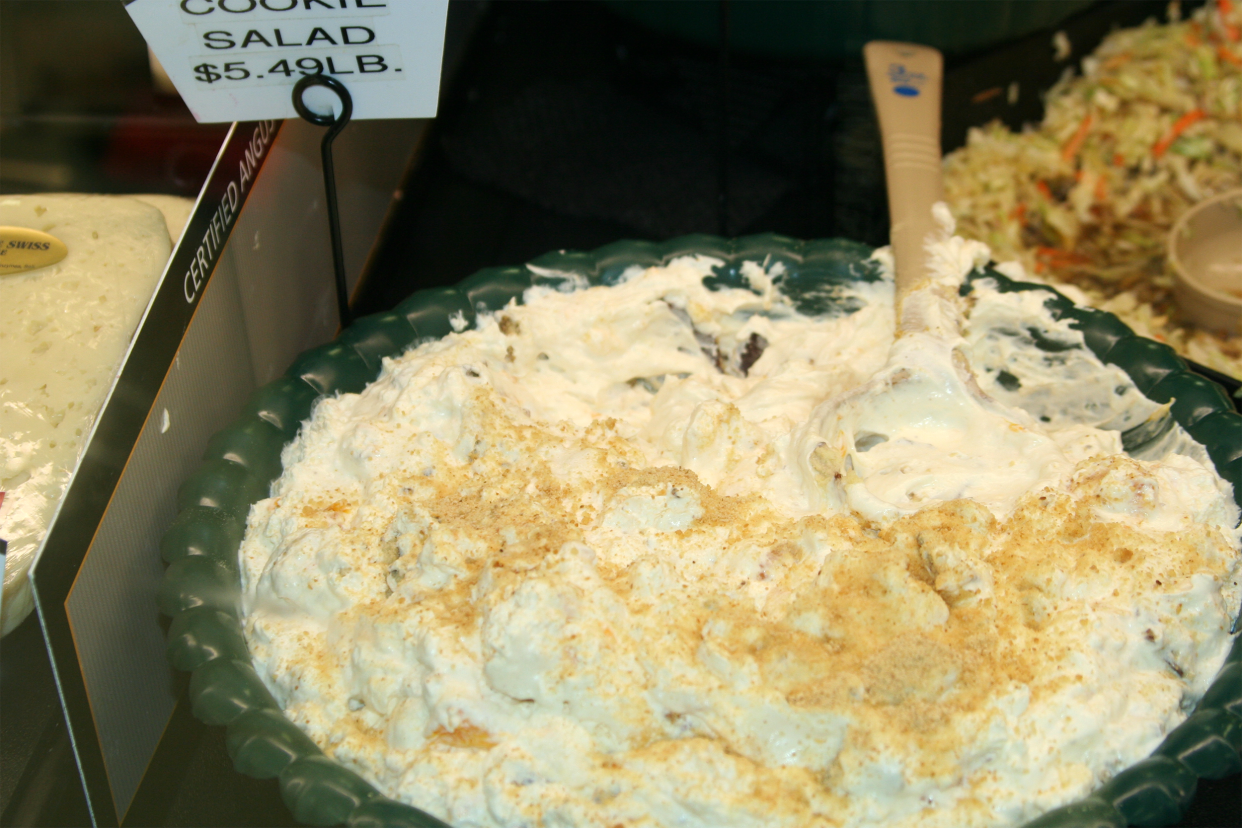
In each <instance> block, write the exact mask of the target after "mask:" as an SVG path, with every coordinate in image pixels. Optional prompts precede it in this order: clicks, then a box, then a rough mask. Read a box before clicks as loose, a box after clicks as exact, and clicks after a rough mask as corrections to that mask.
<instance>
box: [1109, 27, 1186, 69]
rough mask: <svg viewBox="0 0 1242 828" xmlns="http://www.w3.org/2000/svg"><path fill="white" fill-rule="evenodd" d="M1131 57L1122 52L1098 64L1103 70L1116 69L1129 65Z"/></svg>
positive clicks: (1127, 53)
mask: <svg viewBox="0 0 1242 828" xmlns="http://www.w3.org/2000/svg"><path fill="white" fill-rule="evenodd" d="M1187 37H1189V35H1187ZM1133 57H1134V55H1132V54H1130V53H1129V52H1122V53H1121V54H1118V55H1113V56H1112V57H1110V58H1109V59H1108V60H1106V61H1104V62H1103V63H1102V64H1100V66H1101V67H1102V68H1104V69H1116V68H1117V67H1118V66H1122V65H1124V64H1126V63H1129V62H1130V59H1131V58H1133Z"/></svg>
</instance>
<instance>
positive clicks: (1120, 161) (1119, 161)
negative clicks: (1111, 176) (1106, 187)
mask: <svg viewBox="0 0 1242 828" xmlns="http://www.w3.org/2000/svg"><path fill="white" fill-rule="evenodd" d="M1125 165H1126V159H1125V158H1124V157H1123V156H1122V154H1121V153H1119V152H1114V153H1113V166H1114V167H1124V166H1125Z"/></svg>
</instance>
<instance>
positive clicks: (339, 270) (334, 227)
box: [293, 74, 354, 328]
mask: <svg viewBox="0 0 1242 828" xmlns="http://www.w3.org/2000/svg"><path fill="white" fill-rule="evenodd" d="M312 86H324V87H327V88H328V89H330V90H332V92H333V93H334V94H335V95H336V96H337V97H338V98H339V99H340V101H341V114H340V115H339V116H337V117H335V118H334V117H333V116H332V114H331V113H329V114H327V115H320V114H318V113H316V112H313V111H312V110H311V109H310V108H309V107H308V106H307V105H306V103H305V102H304V101H303V100H302V97H303V96H304V95H305V94H306V90H307V89H310V88H311V87H312ZM293 108H294V109H296V110H297V112H298V115H300V116H302V120H304V121H308V122H310V123H312V124H314V125H315V126H321V127H327V128H328V131H327V132H325V133H324V136H323V142H322V143H321V144H320V145H319V152H320V156H321V157H322V159H323V189H324V192H325V194H326V195H327V200H328V232H329V233H330V234H331V238H332V268H333V271H334V272H335V275H336V307H337V313H338V314H339V315H340V319H341V327H342V328H345V327H347V326H348V325H349V323H350V322H351V321H353V318H352V314H351V313H350V310H349V287H348V285H347V284H346V282H345V252H344V250H343V249H342V245H341V213H340V209H339V208H338V207H337V200H336V170H335V168H334V167H333V165H332V142H333V141H335V140H336V136H338V135H340V134H341V130H343V129H344V128H345V125H346V124H348V123H349V119H350V118H351V117H352V116H353V114H354V99H353V97H351V96H350V94H349V90H348V89H346V88H345V84H343V83H341V82H340V81H339V80H337V79H336V78H334V77H332V76H331V75H324V74H315V75H307V76H306V77H304V78H302V79H301V80H300V81H298V82H297V84H295V85H294V87H293Z"/></svg>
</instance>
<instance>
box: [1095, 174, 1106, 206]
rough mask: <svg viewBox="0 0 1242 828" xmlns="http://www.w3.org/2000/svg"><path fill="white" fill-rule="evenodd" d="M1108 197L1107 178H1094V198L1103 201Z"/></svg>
mask: <svg viewBox="0 0 1242 828" xmlns="http://www.w3.org/2000/svg"><path fill="white" fill-rule="evenodd" d="M1106 198H1108V179H1107V178H1105V177H1104V176H1102V175H1101V176H1100V177H1099V178H1097V179H1096V180H1095V200H1096V201H1103V200H1104V199H1106Z"/></svg>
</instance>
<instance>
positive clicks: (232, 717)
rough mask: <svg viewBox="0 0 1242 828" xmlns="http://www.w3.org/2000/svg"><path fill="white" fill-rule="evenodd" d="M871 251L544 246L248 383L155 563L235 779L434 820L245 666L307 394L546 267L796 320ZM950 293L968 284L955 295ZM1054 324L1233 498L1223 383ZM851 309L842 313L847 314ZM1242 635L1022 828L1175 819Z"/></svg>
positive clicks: (1213, 766) (1210, 749) (1056, 309)
mask: <svg viewBox="0 0 1242 828" xmlns="http://www.w3.org/2000/svg"><path fill="white" fill-rule="evenodd" d="M870 252H871V251H870V249H869V248H867V247H865V246H863V245H860V244H857V243H854V242H847V241H841V240H827V241H809V242H802V241H797V240H794V239H788V238H784V237H781V236H773V235H763V236H751V237H747V238H741V239H735V240H726V239H721V238H716V237H711V236H690V237H685V238H680V239H675V240H673V241H670V242H667V243H663V244H652V243H647V242H617V243H615V244H611V245H608V246H606V247H602V248H600V249H598V250H595V251H593V252H588V253H579V252H557V253H549V254H547V255H545V256H542V257H540V258H539V259H537V260H535V261H534V262H532V263H531V264H532V265H534V266H536V268H537V270H532V269H530V268H527V267H525V266H523V267H504V268H492V269H488V270H483V271H480V272H479V273H476V274H475V275H474V276H472V277H470V278H469V279H466V280H465V281H464V282H461V283H460V284H459V285H458V286H457V287H455V288H440V289H433V290H424V291H419V292H417V293H415V294H414V295H413V296H411V297H410V298H409V299H407V300H406V301H405V302H403V303H401V305H399V306H398V307H397V308H395V309H394V310H392V311H389V312H387V313H381V314H376V315H374V316H369V317H365V318H363V319H359V320H358V321H357V322H355V323H354V324H353V325H352V326H351V327H350V328H348V329H347V330H346V331H344V332H343V333H342V334H341V335H340V336H339V337H338V338H337V339H336V340H335V341H334V342H331V343H329V344H327V345H323V346H321V347H319V348H315V349H313V350H310V351H307V352H305V353H303V354H302V355H301V356H300V357H299V358H298V359H297V360H296V361H295V362H294V363H293V365H292V366H291V367H290V368H289V370H288V371H286V372H285V374H284V376H282V377H280V378H279V379H277V380H275V381H274V382H272V383H270V384H269V385H267V386H265V387H264V388H262V389H260V390H259V391H258V392H257V393H256V394H255V396H254V397H253V399H252V400H251V401H250V403H249V405H248V406H247V408H246V410H245V411H244V413H243V414H242V415H241V416H240V417H239V418H238V419H237V421H236V422H234V423H233V424H232V425H231V426H229V427H228V428H226V429H224V430H223V431H221V432H219V433H217V434H216V435H215V436H214V437H213V438H212V439H211V440H210V442H209V444H208V447H207V450H206V452H205V454H204V456H203V464H202V466H201V467H200V469H199V470H198V471H197V472H196V473H195V474H193V475H192V476H191V477H190V478H189V479H188V480H186V481H185V483H184V484H183V485H182V486H181V488H180V490H179V492H178V508H179V510H180V513H179V514H178V515H177V518H176V519H175V520H174V521H173V524H172V526H171V528H170V529H169V530H168V532H167V534H165V535H164V537H163V540H162V542H161V544H160V551H161V554H162V555H163V557H164V559H165V561H166V562H167V563H168V569H167V572H166V574H165V578H164V581H163V584H162V586H161V589H160V594H159V601H160V607H161V609H162V610H163V611H164V612H165V613H166V614H167V615H169V616H171V617H172V624H171V628H170V630H169V635H168V657H169V660H170V661H171V662H172V664H173V665H174V666H175V667H177V668H178V669H181V670H186V671H191V672H192V674H193V675H192V677H191V680H190V698H191V701H192V706H193V712H194V715H195V716H197V717H198V718H199V719H201V720H202V721H204V722H206V723H207V724H210V725H219V726H224V727H227V729H228V731H227V738H226V744H227V747H228V752H229V756H230V757H231V758H232V760H233V763H234V766H235V767H236V768H237V770H238V771H240V772H241V773H244V774H248V775H250V776H254V777H258V778H271V777H278V778H279V781H280V788H281V793H282V796H283V798H284V801H285V802H286V804H287V805H288V806H289V808H290V810H291V811H292V812H293V814H294V816H295V817H296V818H297V819H298V820H299V821H301V822H303V823H306V824H309V825H333V824H341V823H348V824H349V825H351V826H369V825H390V826H439V825H444V823H442V822H441V821H440V820H437V819H435V818H434V817H431V816H429V815H427V814H425V813H423V812H421V811H418V810H416V809H414V808H412V807H410V806H407V805H404V804H400V803H397V802H394V801H392V800H390V799H388V798H386V797H384V796H382V795H381V794H379V793H378V792H377V791H376V790H375V789H374V788H373V787H372V786H371V785H370V784H368V783H367V782H366V781H364V780H363V779H362V778H361V777H359V776H358V775H357V774H355V773H353V772H352V771H349V770H347V769H345V768H344V767H342V766H340V765H338V764H336V763H335V762H334V761H332V760H331V759H329V758H328V757H326V756H325V755H324V754H323V753H322V752H321V751H320V750H319V748H318V747H317V746H315V744H314V743H313V742H311V740H310V739H309V738H308V737H307V736H306V735H305V734H304V733H302V731H301V730H299V729H298V728H297V727H296V726H295V725H294V724H293V723H292V722H290V721H289V720H288V719H287V718H285V716H284V714H283V713H282V712H281V710H280V708H279V707H278V706H277V704H276V702H275V700H274V699H273V698H272V696H271V694H270V693H269V692H268V691H267V689H266V688H265V687H264V686H263V684H262V682H261V681H260V680H259V677H258V675H257V674H256V673H255V671H254V669H253V668H252V666H251V663H250V656H249V653H248V651H247V647H246V643H245V640H244V639H243V637H242V632H241V627H240V623H239V620H238V618H239V612H240V609H239V604H240V598H241V587H240V582H239V577H238V561H237V549H238V545H239V543H240V541H241V537H242V532H243V529H244V526H245V519H246V515H247V513H248V511H249V509H250V506H251V504H252V503H254V502H255V501H257V500H259V499H261V498H263V497H266V496H267V493H268V489H269V486H270V484H271V482H272V480H274V479H275V478H276V477H277V476H279V474H280V471H281V461H280V455H281V449H282V448H283V447H284V445H285V443H286V442H287V441H289V440H290V439H292V438H293V437H294V436H295V435H296V434H297V431H298V428H299V427H300V425H301V423H302V421H303V420H304V419H306V418H307V417H308V416H309V414H310V411H311V407H312V405H313V404H314V402H315V400H316V399H318V398H319V397H320V396H323V395H326V394H334V393H338V392H341V393H347V392H358V391H361V390H362V389H363V387H365V386H366V385H367V384H368V383H369V382H370V381H371V380H373V379H374V378H375V377H376V376H377V375H378V373H379V370H380V363H381V360H382V358H383V357H384V356H389V355H396V354H399V353H401V352H402V351H404V350H405V349H407V348H408V347H410V346H411V345H414V344H416V343H418V342H420V341H425V340H427V339H429V338H438V337H442V336H444V335H446V334H447V333H449V332H450V330H451V327H450V325H449V317H450V316H453V315H455V314H458V313H461V314H464V316H465V318H466V320H467V321H472V320H473V318H474V316H475V313H476V308H478V307H480V306H482V307H484V308H487V309H493V310H495V309H499V308H501V307H503V306H504V305H505V304H506V303H507V302H508V301H509V300H510V299H511V298H515V297H516V298H517V299H518V301H521V296H522V293H523V291H524V290H525V289H526V288H528V287H530V286H531V285H532V284H548V283H554V282H555V281H556V277H555V276H544V275H539V274H541V273H547V272H549V271H557V272H561V273H564V272H575V273H579V274H581V275H583V276H585V277H586V278H587V279H588V280H589V282H590V283H591V284H593V285H599V284H604V285H607V284H611V283H614V282H615V281H616V279H617V278H618V277H619V276H620V275H621V274H622V273H623V272H624V271H625V269H626V268H627V267H630V266H632V265H636V264H637V265H644V266H651V265H659V264H664V263H666V262H668V261H670V260H671V259H673V258H676V257H678V256H682V255H688V254H702V255H708V256H712V257H715V258H718V259H720V260H722V261H723V262H724V264H722V265H720V266H719V267H717V268H716V274H717V277H718V278H719V279H720V280H721V281H722V282H724V283H727V284H741V283H742V279H741V276H740V266H741V263H742V262H743V261H747V260H752V261H760V262H762V261H764V260H765V259H766V260H768V261H769V262H774V261H780V262H782V263H783V264H784V265H785V267H786V272H787V276H786V280H787V281H786V290H787V292H788V293H789V295H790V297H791V298H792V299H793V300H794V301H796V302H799V304H800V305H802V306H803V307H804V309H805V310H816V311H823V310H828V309H829V308H825V307H819V308H811V307H806V303H809V302H819V303H822V302H824V301H831V300H824V299H823V295H824V294H823V292H822V291H819V290H816V288H822V287H825V286H830V285H834V284H842V283H846V282H850V281H853V280H857V279H860V278H863V279H874V278H876V275H875V270H874V268H867V267H860V265H861V264H862V262H863V260H864V259H865V258H866V257H867V256H868V255H869V254H870ZM984 275H986V276H989V277H992V278H994V279H996V280H997V281H998V282H999V283H1000V284H1001V286H1002V289H1003V290H1006V291H1019V290H1031V289H1039V290H1048V288H1046V287H1044V286H1042V285H1035V284H1030V283H1021V282H1013V281H1011V280H1009V279H1007V278H1005V277H1004V276H1002V275H1000V274H999V273H996V272H994V271H981V272H977V273H976V274H974V276H972V279H975V278H979V277H981V276H984ZM964 290H969V284H968V285H967V287H966V288H964ZM1048 305H1049V306H1050V308H1051V310H1052V312H1053V314H1054V315H1055V316H1057V317H1058V318H1065V317H1068V318H1070V319H1071V320H1073V322H1074V325H1075V327H1077V328H1078V329H1080V330H1082V332H1083V334H1084V337H1085V340H1086V346H1087V347H1088V348H1090V349H1091V351H1092V352H1094V353H1095V354H1096V355H1097V356H1098V357H1099V358H1100V359H1102V360H1103V361H1105V362H1107V363H1113V364H1116V365H1118V366H1119V367H1120V368H1122V369H1123V370H1125V371H1126V372H1127V373H1128V374H1129V375H1130V376H1131V377H1132V378H1133V380H1134V382H1135V384H1136V385H1137V386H1138V388H1139V390H1140V391H1142V392H1143V393H1144V394H1145V395H1146V396H1148V397H1149V398H1151V399H1152V400H1155V401H1157V402H1161V403H1164V402H1168V401H1170V400H1172V401H1173V405H1172V408H1171V411H1170V415H1171V416H1172V417H1173V418H1174V419H1175V420H1176V421H1177V422H1178V423H1179V424H1180V425H1181V426H1182V427H1183V428H1185V429H1186V430H1187V431H1188V432H1189V433H1190V434H1191V436H1193V437H1194V438H1195V439H1196V440H1198V441H1199V442H1201V443H1202V444H1204V445H1205V446H1206V447H1207V451H1208V454H1209V456H1210V457H1211V459H1212V461H1213V463H1214V464H1215V465H1216V468H1217V470H1218V471H1219V472H1220V474H1221V476H1222V477H1224V478H1225V479H1227V480H1229V481H1230V483H1232V484H1233V488H1234V497H1235V499H1236V500H1238V501H1239V503H1240V504H1242V415H1239V414H1237V413H1236V412H1235V411H1234V410H1233V406H1232V404H1231V402H1230V401H1229V399H1228V397H1227V396H1226V395H1225V393H1224V392H1223V391H1222V390H1221V389H1220V387H1219V386H1217V385H1215V384H1214V383H1212V382H1210V381H1209V380H1206V379H1203V378H1202V377H1199V376H1197V375H1195V374H1192V373H1190V372H1189V371H1187V369H1186V365H1185V363H1184V362H1182V360H1181V359H1180V358H1179V357H1177V356H1176V354H1174V352H1173V350H1172V349H1171V348H1169V347H1168V346H1166V345H1163V344H1160V343H1158V342H1154V341H1152V340H1149V339H1143V338H1141V337H1138V336H1136V335H1135V334H1134V333H1133V332H1132V331H1131V330H1130V329H1129V328H1128V327H1126V326H1125V325H1124V324H1123V323H1122V322H1121V321H1120V320H1118V319H1117V318H1116V317H1115V316H1113V315H1111V314H1108V313H1104V312H1102V311H1097V310H1093V309H1090V308H1083V307H1078V306H1075V305H1074V304H1073V303H1071V302H1070V301H1069V300H1068V299H1066V298H1064V297H1062V296H1056V297H1054V298H1053V299H1050V300H1049V302H1048ZM843 310H844V311H845V312H849V309H848V308H843ZM1240 746H1242V637H1239V638H1238V639H1236V640H1235V642H1234V645H1233V648H1232V650H1231V651H1230V654H1229V656H1228V659H1227V660H1226V663H1225V665H1224V667H1223V668H1222V670H1221V672H1220V674H1219V675H1218V676H1217V678H1216V680H1215V682H1214V683H1213V684H1212V686H1211V688H1210V689H1209V690H1208V692H1207V694H1206V695H1205V696H1204V697H1203V699H1202V700H1200V702H1199V704H1198V705H1197V707H1196V708H1195V710H1194V712H1193V713H1192V715H1191V716H1190V717H1189V718H1188V719H1187V720H1186V721H1185V722H1184V723H1182V724H1181V725H1180V726H1179V727H1177V728H1176V729H1174V730H1173V731H1172V732H1171V733H1170V734H1169V735H1168V737H1167V738H1166V739H1165V740H1164V742H1163V743H1162V744H1161V745H1160V747H1159V748H1157V750H1156V751H1155V753H1153V754H1152V755H1151V756H1150V757H1149V758H1147V759H1144V760H1142V761H1141V762H1139V763H1137V764H1135V765H1134V766H1132V767H1130V768H1128V769H1126V770H1125V771H1122V772H1121V773H1119V774H1117V775H1116V776H1115V777H1113V779H1112V780H1110V781H1109V782H1108V783H1107V784H1105V785H1103V786H1102V787H1100V788H1099V789H1098V790H1096V791H1095V792H1094V793H1093V794H1092V795H1091V796H1089V797H1087V798H1086V799H1084V800H1082V801H1080V802H1077V803H1075V804H1072V805H1069V806H1066V807H1063V808H1059V809H1056V810H1054V811H1051V812H1049V813H1047V814H1045V815H1044V816H1042V817H1040V818H1039V819H1037V820H1035V821H1034V822H1032V823H1030V824H1029V828H1069V826H1083V825H1088V824H1089V825H1093V826H1125V825H1128V824H1139V825H1167V824H1170V823H1172V822H1176V821H1177V820H1178V819H1179V818H1180V817H1181V814H1182V812H1183V810H1184V808H1185V806H1186V805H1187V804H1188V803H1189V801H1190V800H1191V798H1192V797H1193V795H1194V790H1195V786H1196V783H1197V781H1198V779H1199V778H1201V777H1203V778H1213V779H1214V778H1220V777H1224V776H1227V775H1229V774H1233V773H1237V772H1238V771H1239V769H1242V757H1240V756H1239V747H1240Z"/></svg>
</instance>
